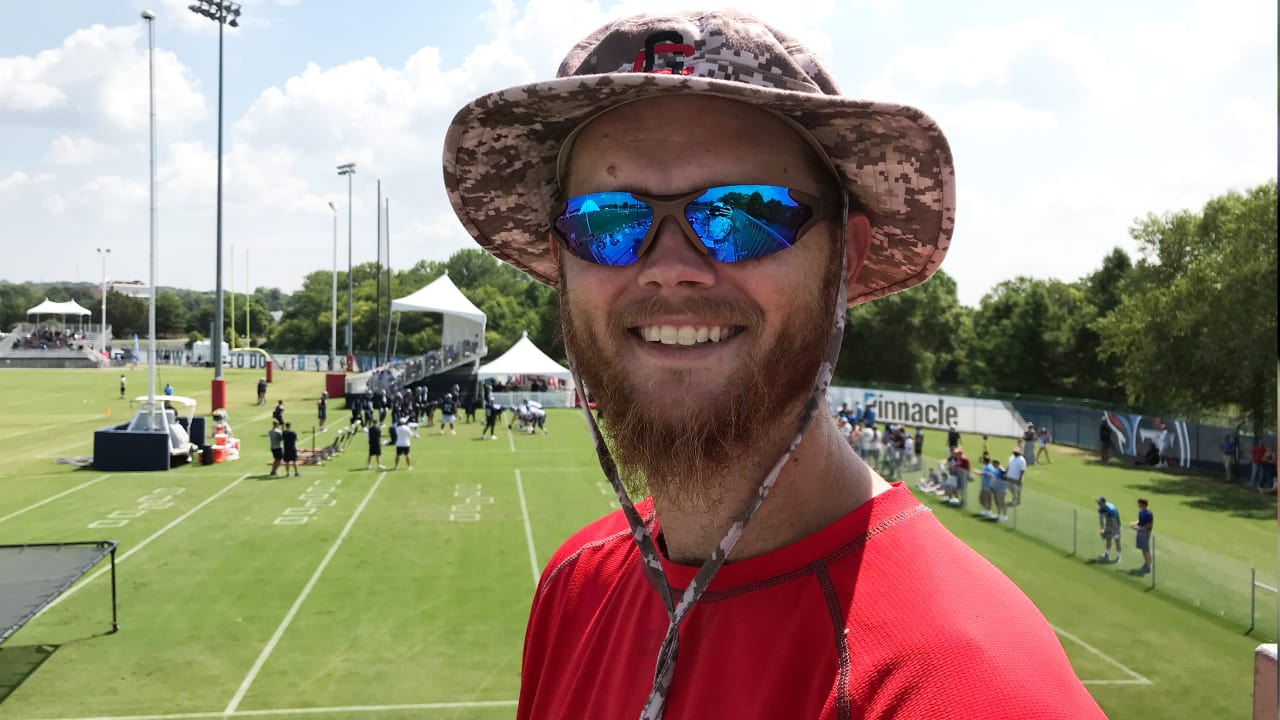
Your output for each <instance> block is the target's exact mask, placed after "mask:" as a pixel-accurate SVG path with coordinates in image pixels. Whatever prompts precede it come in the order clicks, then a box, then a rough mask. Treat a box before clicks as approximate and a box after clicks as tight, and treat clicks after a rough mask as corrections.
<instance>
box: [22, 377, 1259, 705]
mask: <svg viewBox="0 0 1280 720" xmlns="http://www.w3.org/2000/svg"><path fill="white" fill-rule="evenodd" d="M126 372H129V376H130V387H131V388H134V390H131V392H130V395H131V396H132V395H134V394H141V391H142V386H143V385H144V384H145V377H146V374H145V372H144V371H142V370H138V371H126ZM210 375H211V373H210V372H209V371H208V370H194V369H165V370H164V371H163V372H162V373H161V384H163V382H165V381H169V382H172V383H173V384H174V386H175V389H176V390H177V392H178V393H179V394H186V395H190V396H193V397H196V398H198V399H204V398H207V397H208V387H209V377H210ZM227 378H228V390H229V398H230V399H229V403H228V404H229V412H230V419H231V423H232V426H233V428H234V431H235V434H236V435H237V436H238V437H240V438H241V439H242V443H243V454H242V459H241V460H240V461H239V462H234V463H224V464H220V465H215V466H212V467H200V466H194V467H184V468H180V469H176V470H174V471H171V472H168V473H157V474H145V473H135V474H129V473H119V474H111V475H107V474H106V473H99V472H96V471H93V470H73V469H71V468H70V467H68V466H62V465H53V464H52V461H53V460H55V459H56V458H59V457H64V456H70V455H84V454H88V453H89V452H90V449H91V446H92V431H93V430H94V429H96V428H98V427H102V426H105V425H107V424H110V423H113V422H121V421H123V420H124V419H125V418H127V416H128V407H127V403H123V402H121V401H119V400H118V390H117V384H116V383H117V379H118V374H117V373H115V372H105V371H65V370H58V371H24V370H7V371H2V372H0V393H2V394H3V396H4V397H5V398H6V401H7V407H8V408H9V412H8V413H6V414H5V415H4V416H3V417H0V442H3V443H4V446H5V447H6V448H7V449H8V451H9V452H8V453H7V457H6V460H7V462H6V463H5V465H4V466H3V467H0V543H18V542H38V541H56V540H85V539H101V538H106V539H114V540H118V541H120V549H119V553H118V556H117V562H118V574H119V592H120V612H121V632H120V633H118V634H106V632H105V631H106V630H107V629H108V627H109V619H110V618H109V601H110V600H109V598H110V595H109V587H108V583H107V577H106V576H105V575H104V576H102V577H99V578H98V579H95V580H92V581H90V582H87V583H84V582H82V583H81V584H80V585H77V586H76V587H75V588H73V589H72V591H71V592H70V593H69V594H68V595H66V596H65V597H64V599H63V600H62V601H60V602H59V603H58V604H57V605H56V606H54V607H52V608H50V609H49V610H48V611H47V612H46V613H44V614H43V615H41V616H40V617H38V618H37V619H36V620H34V621H33V622H31V623H30V624H29V625H28V626H27V627H26V628H24V629H23V630H22V631H20V632H19V633H18V634H17V635H15V636H14V637H13V638H11V639H10V640H9V641H8V642H7V643H6V644H5V645H4V646H0V718H85V717H103V716H126V715H129V716H139V715H141V716H145V715H159V714H173V713H194V714H196V716H197V717H221V716H222V715H223V713H224V712H225V711H226V710H227V709H228V708H229V707H232V706H234V708H235V709H236V710H237V711H238V712H247V713H252V712H253V711H258V710H262V711H265V710H273V711H275V710H286V709H291V708H292V709H298V710H299V712H296V713H279V714H273V716H280V717H300V718H301V717H309V716H310V717H324V716H328V717H361V718H371V719H374V720H391V719H399V718H483V719H488V718H505V717H510V716H511V715H512V714H513V713H514V704H513V701H514V699H515V697H516V695H517V692H518V689H519V666H520V650H521V642H522V635H523V627H524V621H525V617H526V614H527V612H528V605H529V601H530V599H531V597H532V592H533V588H534V582H535V573H536V571H538V570H540V569H541V566H542V564H543V563H545V562H546V560H547V558H548V556H549V555H550V553H551V552H552V551H553V550H554V549H555V548H556V546H557V545H558V544H559V543H560V542H561V541H562V540H563V539H564V538H565V537H566V536H567V535H568V534H570V533H571V532H573V531H574V530H576V529H577V528H578V527H580V526H581V525H582V524H584V523H586V522H588V521H589V520H591V519H593V518H595V517H598V516H599V515H601V514H603V513H604V512H607V511H608V510H609V509H610V507H612V506H613V505H614V501H613V497H612V491H611V490H609V488H608V487H607V485H606V484H605V483H604V482H603V480H602V476H601V474H600V472H599V469H598V468H597V466H596V464H595V460H594V457H593V453H592V451H591V447H590V444H589V442H588V438H587V433H586V430H585V427H584V423H583V422H582V419H581V417H580V416H579V415H577V414H576V413H574V412H571V411H552V412H551V413H550V417H549V420H548V428H549V430H550V433H549V434H548V435H546V436H543V435H541V434H539V435H535V436H529V435H523V434H513V433H507V432H506V431H505V429H504V430H503V432H501V433H500V434H499V439H498V440H497V441H492V440H484V439H480V438H479V428H480V426H479V425H477V424H471V425H468V424H460V425H459V426H458V434H457V435H456V436H454V435H444V436H441V435H439V434H438V430H436V429H431V430H427V429H424V430H423V432H422V438H421V439H419V440H416V441H415V444H414V458H415V465H414V469H413V471H412V472H405V471H403V470H401V471H396V472H387V473H381V472H377V471H365V470H364V462H365V445H364V443H363V439H362V438H357V439H356V441H355V442H353V444H352V445H351V449H350V450H349V451H348V452H347V453H345V454H343V455H340V456H339V457H338V458H336V459H335V460H333V461H331V462H329V463H328V464H326V465H324V466H323V467H303V469H302V477H300V478H288V479H285V478H267V477H264V475H265V473H266V471H267V464H266V460H267V457H268V455H267V453H266V439H265V432H266V429H267V427H268V426H269V418H270V414H269V413H270V409H271V407H272V406H273V405H274V403H275V400H276V399H278V398H284V399H285V401H286V415H287V417H288V419H290V420H291V421H293V422H294V424H295V427H298V428H299V429H300V430H301V435H302V440H301V444H302V445H303V446H304V447H305V446H308V445H309V444H310V428H311V427H312V425H313V424H314V422H313V419H314V416H315V412H314V400H315V398H316V397H317V396H318V395H319V392H320V390H322V389H323V385H322V381H323V376H322V375H319V374H314V373H285V372H280V373H277V374H276V380H277V381H276V382H275V383H274V384H273V385H272V387H271V390H270V392H269V395H268V398H269V402H268V404H267V405H266V406H264V407H256V406H254V405H253V402H254V384H255V382H256V379H257V374H256V373H254V372H251V371H228V373H227ZM108 408H110V413H111V414H110V417H107V416H106V412H107V409H108ZM207 411H208V407H207V406H204V405H202V407H201V412H207ZM330 418H331V421H332V422H331V425H332V426H333V427H337V426H339V425H340V424H342V422H343V421H344V420H345V413H344V412H343V411H342V410H341V409H340V408H339V407H332V408H331V410H330ZM331 436H332V433H329V434H327V435H323V434H322V435H318V440H317V444H323V443H324V442H325V441H326V440H328V439H329V438H330V437H331ZM997 443H1002V444H1003V445H1005V446H1007V445H1008V444H1009V441H1003V440H996V441H992V446H993V450H997V449H996V447H995V446H996V444H997ZM942 445H943V438H942V435H941V434H938V433H930V434H929V439H928V441H927V443H926V448H927V450H929V451H930V454H932V451H934V450H936V449H937V448H938V447H940V446H942ZM1006 450H1007V447H1001V448H999V449H998V450H997V455H998V456H1000V457H1004V456H1005V455H1006V454H1007V453H1006V452H1005V451H1006ZM384 452H385V451H384ZM979 452H980V449H979ZM1053 452H1054V463H1053V464H1052V465H1043V466H1036V467H1034V468H1032V472H1031V473H1030V474H1029V476H1028V492H1027V496H1026V502H1024V510H1025V511H1026V512H1024V514H1023V516H1022V523H1020V527H1019V529H1018V530H1013V529H1012V528H1009V527H1006V526H999V527H998V526H994V525H991V524H989V523H985V522H981V521H979V520H978V519H975V518H974V517H972V514H971V513H970V512H966V511H961V510H956V509H954V508H950V507H946V506H943V505H941V504H939V503H938V502H937V501H936V498H934V497H933V496H923V495H922V497H923V498H924V500H925V502H926V503H927V504H929V505H930V506H931V507H933V508H934V509H935V511H936V512H937V513H938V515H939V517H940V518H941V519H942V521H943V522H944V523H946V524H947V525H948V527H950V528H951V529H952V530H953V531H954V532H955V533H956V534H957V535H959V536H960V537H961V538H962V539H964V540H965V541H966V542H968V543H969V544H970V545H972V546H973V547H974V548H976V549H977V550H979V551H980V552H981V553H983V554H984V555H985V556H986V557H987V558H988V559H990V560H991V561H992V562H993V563H994V564H996V565H997V566H998V567H1000V568H1001V569H1002V570H1003V571H1004V572H1005V573H1007V574H1008V575H1009V576H1010V577H1011V578H1012V579H1013V580H1014V581H1015V582H1017V583H1018V585H1019V586H1020V587H1021V588H1022V589H1023V590H1024V591H1025V592H1026V593H1027V594H1028V595H1029V596H1030V597H1031V598H1032V600H1033V601H1035V602H1036V603H1037V605H1038V606H1039V607H1040V608H1041V609H1042V610H1043V611H1044V613H1045V615H1046V616H1047V617H1048V618H1049V620H1050V622H1052V623H1053V624H1054V625H1055V627H1057V628H1058V629H1059V630H1060V631H1061V633H1062V635H1061V637H1062V640H1063V646H1064V647H1065V648H1066V650H1067V653H1068V654H1069V656H1070V657H1071V659H1072V662H1073V664H1074V666H1075V668H1076V671H1077V673H1078V674H1079V675H1080V676H1081V678H1082V679H1084V680H1086V681H1087V682H1088V683H1089V688H1090V691H1091V692H1092V693H1093V694H1094V696H1095V697H1096V698H1097V699H1098V701H1099V703H1100V704H1101V705H1102V707H1103V709H1104V710H1106V711H1107V713H1108V714H1109V715H1110V716H1111V717H1113V718H1142V717H1215V718H1244V717H1247V715H1248V697H1249V693H1250V687H1251V681H1250V678H1251V663H1252V649H1253V647H1254V646H1255V645H1256V644H1257V642H1259V639H1258V637H1259V636H1258V635H1255V636H1246V635H1244V632H1243V630H1244V628H1243V627H1241V626H1240V625H1239V623H1238V622H1236V621H1235V620H1234V619H1233V617H1228V616H1226V615H1219V614H1218V613H1216V612H1213V611H1212V609H1211V608H1209V611H1208V612H1206V611H1205V610H1206V609H1205V608H1202V609H1200V610H1197V609H1195V608H1193V607H1191V606H1190V605H1189V604H1188V603H1187V602H1185V601H1183V600H1181V599H1179V597H1178V595H1177V593H1174V592H1172V591H1170V592H1164V591H1162V590H1161V589H1160V587H1159V585H1160V584H1163V582H1164V581H1163V580H1162V581H1161V582H1160V583H1158V588H1157V591H1155V592H1147V591H1144V587H1145V586H1144V585H1143V583H1142V582H1141V581H1139V580H1136V579H1134V578H1130V577H1128V576H1127V575H1125V574H1123V573H1117V572H1113V571H1111V568H1108V567H1105V566H1098V565H1091V564H1089V563H1088V562H1087V561H1086V560H1085V559H1084V558H1085V557H1087V556H1089V555H1092V554H1093V552H1094V549H1095V548H1097V545H1096V543H1098V540H1097V538H1096V530H1094V531H1093V532H1094V533H1095V534H1094V535H1089V534H1087V533H1082V534H1081V535H1080V537H1079V546H1080V551H1079V552H1078V554H1077V555H1076V556H1074V557H1073V556H1068V555H1067V554H1066V553H1065V552H1064V550H1063V549H1062V548H1060V547H1058V546H1059V545H1060V544H1061V543H1060V542H1057V541H1056V540H1050V539H1046V538H1045V537H1042V535H1043V534H1044V533H1038V532H1037V531H1035V529H1034V528H1037V527H1054V526H1055V523H1051V522H1047V521H1044V522H1041V521H1035V522H1033V520H1032V519H1033V517H1036V516H1035V515H1034V513H1033V512H1031V511H1030V507H1031V506H1032V505H1033V503H1035V504H1036V506H1037V507H1039V508H1041V509H1040V512H1041V514H1042V515H1045V516H1046V517H1050V516H1052V517H1059V516H1061V515H1062V512H1063V511H1064V508H1065V509H1066V510H1067V511H1069V509H1070V508H1071V507H1072V506H1078V507H1080V508H1081V511H1084V512H1089V505H1090V501H1091V499H1092V498H1093V497H1096V496H1097V495H1099V494H1106V495H1107V496H1108V497H1109V498H1113V499H1114V500H1115V501H1116V502H1117V504H1118V505H1120V506H1121V507H1122V508H1128V507H1132V502H1133V500H1134V499H1136V497H1137V495H1138V494H1143V495H1145V496H1147V497H1149V498H1151V500H1152V504H1153V508H1154V510H1155V511H1156V518H1157V523H1158V524H1157V533H1158V535H1157V537H1158V545H1157V548H1158V552H1162V550H1161V548H1162V547H1163V546H1161V545H1160V544H1159V539H1161V538H1163V537H1164V536H1165V535H1167V536H1168V538H1169V542H1170V543H1174V544H1176V543H1177V542H1182V543H1184V544H1186V545H1187V546H1189V547H1194V548H1198V549H1200V550H1201V555H1202V556H1203V557H1208V558H1219V559H1222V562H1224V563H1227V564H1231V563H1237V564H1241V565H1243V566H1245V567H1247V563H1249V562H1253V563H1255V564H1256V565H1257V566H1258V567H1260V568H1263V567H1265V568H1268V569H1271V571H1272V573H1274V568H1275V565H1276V547H1275V539H1274V538H1275V506H1274V500H1273V499H1272V498H1264V497H1260V496H1256V495H1251V494H1248V493H1246V492H1244V491H1242V490H1239V489H1238V488H1230V487H1224V486H1223V485H1222V483H1217V482H1216V481H1213V480H1208V479H1200V478H1194V477H1184V476H1177V475H1162V474H1157V473H1154V472H1151V471H1141V470H1136V469H1132V468H1122V467H1118V466H1114V467H1098V466H1097V465H1096V464H1093V463H1091V461H1090V459H1089V458H1087V457H1085V456H1083V455H1081V454H1077V453H1072V452H1070V451H1066V450H1064V449H1061V448H1054V449H1053ZM975 454H976V453H975ZM391 460H392V456H391V455H386V454H384V461H386V464H388V465H390V461H391ZM917 475H918V473H911V474H909V475H908V479H909V480H913V479H914V478H915V477H916V476H917ZM157 490H162V491H163V492H162V494H167V495H169V496H171V498H172V500H171V505H170V506H169V507H156V508H155V509H151V510H147V511H146V512H145V513H143V514H141V515H140V516H138V517H136V518H133V519H130V520H129V522H128V523H127V524H126V525H124V526H122V527H119V528H111V529H91V528H89V525H90V524H91V523H94V522H95V521H97V520H101V519H103V518H106V517H107V516H108V515H109V514H111V513H112V512H115V511H129V510H131V509H135V508H137V507H138V501H139V498H141V497H143V496H147V495H148V494H151V493H153V492H154V491H157ZM60 493H67V494H65V495H62V496H61V497H58V498H56V499H52V500H50V498H54V497H55V496H57V495H59V494H60ZM303 494H309V496H310V497H320V496H327V499H326V500H332V501H333V504H332V505H331V506H322V507H318V508H317V510H316V512H315V513H314V514H312V515H308V516H306V517H308V518H309V519H308V520H307V521H306V522H305V523H301V524H283V525H282V524H277V523H276V520H277V519H279V518H281V517H290V515H289V514H288V513H287V512H286V511H289V510H290V509H294V508H298V507H300V506H302V504H303V503H302V502H301V501H300V500H299V496H300V495H303ZM1130 496H1132V497H1130ZM46 501H48V502H46ZM1036 501H1039V502H1036ZM41 503H43V504H41ZM1078 512H1080V511H1078ZM294 517H296V516H294ZM526 518H527V524H526ZM1130 519H1132V513H1131V512H1130V513H1129V514H1128V515H1127V516H1126V517H1125V520H1126V521H1127V520H1130ZM1079 522H1081V523H1082V524H1081V527H1082V528H1084V529H1086V530H1087V529H1089V525H1088V523H1090V522H1095V521H1094V518H1093V516H1091V515H1087V514H1086V515H1084V517H1083V520H1080V521H1079ZM1056 524H1059V525H1060V524H1062V523H1060V522H1059V523H1056ZM1093 527H1096V523H1095V524H1094V525H1093ZM1085 550H1088V551H1089V552H1085ZM1125 557H1126V565H1128V564H1130V562H1129V561H1130V560H1131V559H1132V561H1133V562H1132V564H1136V561H1137V559H1138V556H1137V555H1136V554H1133V551H1132V549H1130V548H1127V549H1126V556H1125ZM1163 557H1164V556H1163V555H1159V556H1158V558H1163ZM1157 563H1158V565H1157V567H1158V569H1159V572H1160V573H1161V575H1162V576H1163V575H1165V574H1171V575H1173V576H1175V577H1176V575H1177V572H1178V571H1177V570H1176V567H1177V563H1176V562H1175V559H1170V560H1169V561H1168V563H1169V564H1170V567H1169V569H1167V570H1166V568H1165V567H1164V564H1163V563H1162V562H1161V560H1160V559H1158V560H1157ZM1183 564H1184V565H1186V566H1187V567H1188V568H1189V569H1188V570H1184V571H1182V572H1184V573H1185V572H1198V568H1200V565H1198V564H1187V563H1183ZM104 567H105V566H104ZM1219 581H1220V579H1219V578H1217V577H1209V578H1208V579H1207V580H1205V581H1204V582H1202V583H1201V584H1202V585H1205V586H1207V589H1205V592H1206V593H1207V595H1206V596H1207V597H1208V596H1216V595H1220V594H1222V593H1214V592H1213V587H1214V586H1215V584H1216V583H1218V582H1219ZM1171 582H1172V581H1171ZM1273 615H1274V613H1273ZM286 620H287V622H286ZM991 642H993V643H999V642H1000V638H999V637H993V638H991ZM1117 663H1118V664H1119V665H1117ZM1120 666H1123V668H1128V669H1129V670H1130V671H1132V674H1131V673H1129V672H1126V671H1125V670H1124V669H1122V668H1121V667H1120ZM1135 676H1137V677H1140V678H1145V679H1147V680H1149V681H1150V684H1138V683H1137V682H1136V681H1135V679H1134V678H1135ZM1010 681H1011V682H1034V678H1011V679H1010ZM321 708H329V709H330V710H329V711H328V712H326V713H323V714H321V713H319V712H317V711H318V710H319V709H321ZM333 708H346V709H344V710H337V711H335V710H333ZM307 709H311V712H307V711H306V710H307Z"/></svg>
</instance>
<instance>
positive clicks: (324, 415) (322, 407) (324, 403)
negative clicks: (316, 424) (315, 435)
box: [316, 390, 329, 432]
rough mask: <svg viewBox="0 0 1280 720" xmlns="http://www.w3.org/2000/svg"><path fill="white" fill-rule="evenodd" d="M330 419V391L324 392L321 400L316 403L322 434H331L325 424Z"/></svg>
mask: <svg viewBox="0 0 1280 720" xmlns="http://www.w3.org/2000/svg"><path fill="white" fill-rule="evenodd" d="M328 417H329V391H328V390H322V391H321V392H320V399H319V400H317V401H316V419H317V420H319V421H320V432H329V429H328V428H326V427H325V426H324V422H325V420H326V419H328Z"/></svg>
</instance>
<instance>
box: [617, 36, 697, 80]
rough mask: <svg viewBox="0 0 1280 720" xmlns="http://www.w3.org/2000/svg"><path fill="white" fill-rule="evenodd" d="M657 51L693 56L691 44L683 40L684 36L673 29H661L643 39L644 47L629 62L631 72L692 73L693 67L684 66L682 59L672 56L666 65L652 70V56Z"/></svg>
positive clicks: (659, 73) (657, 73)
mask: <svg viewBox="0 0 1280 720" xmlns="http://www.w3.org/2000/svg"><path fill="white" fill-rule="evenodd" d="M658 53H673V54H675V55H677V56H683V57H693V46H692V45H689V44H688V43H686V42H685V41H684V36H683V35H681V34H680V33H678V32H676V31H675V30H663V31H661V32H656V33H649V37H646V38H645V39H644V49H643V50H641V51H640V52H637V53H636V58H635V60H634V61H632V63H631V71H632V72H645V73H654V74H655V75H677V74H678V75H692V74H693V67H692V66H690V67H685V66H684V60H682V59H681V58H680V57H674V58H672V59H670V60H667V62H666V67H664V68H662V69H659V70H654V69H653V64H654V56H655V55H657V54H658Z"/></svg>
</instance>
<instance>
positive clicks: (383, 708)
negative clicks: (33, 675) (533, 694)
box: [66, 700, 516, 720]
mask: <svg viewBox="0 0 1280 720" xmlns="http://www.w3.org/2000/svg"><path fill="white" fill-rule="evenodd" d="M515 706H516V701H515V700H475V701H471V702H438V703H413V704H407V705H348V706H345V707H312V708H270V709H265V710H237V711H236V712H233V713H226V712H189V713H162V714H159V715H102V716H98V717H83V718H66V720H204V718H226V717H271V716H281V715H327V714H328V715H331V714H334V713H369V712H397V711H403V710H465V709H467V708H497V707H515Z"/></svg>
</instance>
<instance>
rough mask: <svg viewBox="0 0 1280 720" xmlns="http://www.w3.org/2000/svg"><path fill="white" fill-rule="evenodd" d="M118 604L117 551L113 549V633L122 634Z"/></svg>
mask: <svg viewBox="0 0 1280 720" xmlns="http://www.w3.org/2000/svg"><path fill="white" fill-rule="evenodd" d="M118 607H119V606H118V605H117V603H116V549H115V548H114V547H113V548H111V632H113V633H118V632H120V616H119V614H118V613H117V608H118Z"/></svg>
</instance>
